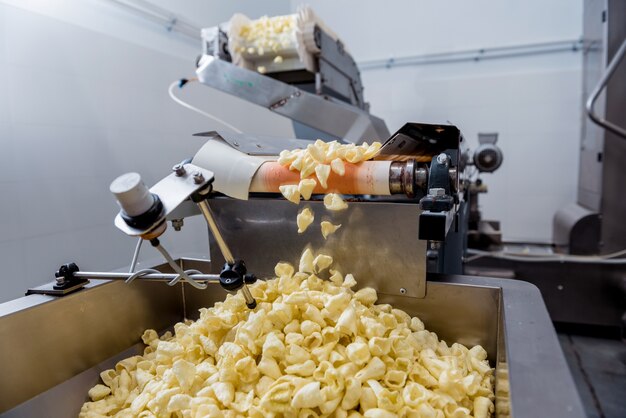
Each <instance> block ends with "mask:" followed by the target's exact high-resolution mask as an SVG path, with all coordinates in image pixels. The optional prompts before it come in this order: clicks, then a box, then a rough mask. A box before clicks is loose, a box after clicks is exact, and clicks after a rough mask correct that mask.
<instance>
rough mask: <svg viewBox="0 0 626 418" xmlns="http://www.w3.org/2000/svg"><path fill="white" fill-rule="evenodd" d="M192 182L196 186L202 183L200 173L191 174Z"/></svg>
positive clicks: (202, 179)
mask: <svg viewBox="0 0 626 418" xmlns="http://www.w3.org/2000/svg"><path fill="white" fill-rule="evenodd" d="M193 182H194V183H196V184H200V183H203V182H204V176H203V175H202V173H201V172H199V171H197V172H195V173H193Z"/></svg>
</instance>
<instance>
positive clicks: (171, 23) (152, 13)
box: [107, 0, 201, 40]
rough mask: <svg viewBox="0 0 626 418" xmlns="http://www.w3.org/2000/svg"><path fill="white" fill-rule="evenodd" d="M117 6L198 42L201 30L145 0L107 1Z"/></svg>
mask: <svg viewBox="0 0 626 418" xmlns="http://www.w3.org/2000/svg"><path fill="white" fill-rule="evenodd" d="M107 1H109V2H110V3H113V4H115V5H117V6H121V7H123V8H125V9H127V10H129V11H132V12H134V13H136V14H139V15H141V16H142V17H143V18H145V19H148V20H151V21H153V22H156V23H159V24H162V25H164V26H165V29H166V30H167V31H169V32H178V33H181V34H183V35H186V36H188V37H190V38H193V39H196V40H200V39H201V38H200V30H201V28H199V27H197V26H195V25H194V24H192V23H191V22H189V21H187V20H185V19H184V18H181V17H180V16H177V15H176V14H174V13H172V12H170V11H169V10H166V9H163V8H161V7H158V6H155V5H154V4H152V3H150V2H148V1H145V0H107Z"/></svg>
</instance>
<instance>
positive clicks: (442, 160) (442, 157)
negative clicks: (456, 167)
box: [437, 152, 448, 164]
mask: <svg viewBox="0 0 626 418" xmlns="http://www.w3.org/2000/svg"><path fill="white" fill-rule="evenodd" d="M437 162H438V163H439V164H446V163H447V162H448V156H447V155H446V154H445V153H443V152H442V153H441V154H439V155H438V156H437Z"/></svg>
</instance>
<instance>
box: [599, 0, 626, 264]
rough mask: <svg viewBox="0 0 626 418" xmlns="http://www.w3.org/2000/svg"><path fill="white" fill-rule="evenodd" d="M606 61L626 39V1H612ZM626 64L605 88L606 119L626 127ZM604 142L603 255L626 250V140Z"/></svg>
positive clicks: (608, 134)
mask: <svg viewBox="0 0 626 418" xmlns="http://www.w3.org/2000/svg"><path fill="white" fill-rule="evenodd" d="M607 24H608V28H607V32H608V35H607V36H608V38H607V58H608V59H609V60H611V59H612V58H613V56H614V55H615V53H616V52H617V49H618V48H619V47H620V45H621V44H622V42H623V41H624V39H626V2H624V1H623V0H609V2H608V14H607ZM624 109H626V61H622V63H621V65H620V66H619V67H618V68H617V71H615V73H614V74H613V77H612V78H611V80H610V81H609V83H608V85H607V89H606V115H605V118H606V119H607V120H610V121H611V122H612V123H614V124H616V125H619V126H621V127H626V111H624ZM604 140H605V142H604V154H603V155H604V160H603V173H602V175H603V183H602V240H603V241H604V248H603V252H605V253H610V252H614V251H619V250H622V249H624V248H626V222H624V214H626V199H624V190H625V189H626V188H625V187H624V178H626V166H625V165H624V161H626V140H624V139H622V138H620V137H618V136H617V135H615V134H613V133H611V132H606V133H605V139H604Z"/></svg>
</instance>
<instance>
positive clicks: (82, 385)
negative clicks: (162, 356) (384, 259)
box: [0, 259, 585, 418]
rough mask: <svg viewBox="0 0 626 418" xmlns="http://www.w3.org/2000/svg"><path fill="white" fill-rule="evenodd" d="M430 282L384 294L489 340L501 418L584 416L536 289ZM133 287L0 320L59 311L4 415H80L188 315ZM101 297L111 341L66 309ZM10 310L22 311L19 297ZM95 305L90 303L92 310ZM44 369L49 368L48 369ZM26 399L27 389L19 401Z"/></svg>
mask: <svg viewBox="0 0 626 418" xmlns="http://www.w3.org/2000/svg"><path fill="white" fill-rule="evenodd" d="M181 262H182V264H183V266H184V268H198V269H200V270H202V271H207V270H208V267H207V263H206V262H203V261H202V260H197V259H195V260H182V261H181ZM430 279H431V280H432V281H430V282H429V283H428V291H427V295H426V298H424V299H415V298H410V297H406V296H386V295H381V299H380V301H381V302H386V303H392V304H393V305H394V306H396V307H399V308H402V309H406V310H407V311H408V312H409V313H411V314H414V315H420V316H421V318H422V319H423V320H424V322H425V324H426V326H427V327H428V329H431V330H433V331H435V332H437V333H438V334H439V337H440V338H443V339H445V340H446V341H447V342H448V343H452V342H453V341H460V342H463V343H465V344H482V345H483V346H484V347H485V348H486V349H487V352H488V354H489V358H490V361H491V362H492V364H494V363H495V364H494V365H495V366H496V377H497V378H496V392H497V394H498V401H497V404H498V407H497V413H496V416H497V417H504V416H513V417H516V418H519V417H538V416H546V417H547V416H549V417H563V416H567V417H583V416H585V415H584V412H583V409H582V405H581V404H580V399H579V397H578V394H577V392H576V389H575V386H574V383H573V380H572V378H571V375H570V373H569V370H568V368H567V365H566V363H565V358H564V356H563V353H562V351H561V349H560V346H559V343H558V340H557V338H556V334H555V332H554V329H553V328H552V324H551V322H550V318H549V316H548V313H547V311H546V309H545V306H544V304H543V302H542V300H541V295H540V294H539V292H538V290H537V288H536V287H534V286H533V285H531V284H529V283H525V282H520V281H512V280H501V279H488V278H481V277H468V276H431V277H430ZM133 286H135V285H134V284H133V285H132V286H128V285H125V284H123V283H118V282H116V283H112V284H106V285H100V286H96V287H94V288H92V289H90V290H86V291H80V292H78V293H76V294H75V295H73V296H68V297H65V298H62V299H58V300H56V301H55V302H54V303H50V302H48V303H43V304H40V305H37V304H38V303H39V302H41V300H40V299H37V297H36V296H29V297H28V298H25V299H27V300H25V301H24V302H26V303H25V304H27V305H32V306H31V308H30V309H26V310H23V311H22V310H19V309H17V310H16V311H15V312H13V313H12V314H5V315H3V316H1V317H0V324H2V326H6V324H7V323H11V322H15V318H16V316H15V315H31V316H32V315H37V316H39V314H38V313H34V312H29V311H35V312H36V311H42V310H45V311H46V313H47V314H51V317H50V319H49V320H48V321H43V320H42V321H41V323H42V324H45V325H47V326H46V327H42V328H41V329H40V330H39V332H38V333H37V334H33V335H32V338H31V341H30V343H31V345H32V346H36V347H42V346H43V347H42V348H41V349H40V351H43V350H47V351H46V353H41V352H39V353H31V352H26V353H24V355H22V356H21V357H24V358H25V357H28V356H32V355H40V354H47V355H42V357H41V359H40V360H39V361H37V359H33V360H34V361H31V362H27V363H22V366H23V367H22V368H21V373H18V374H13V375H11V376H7V375H5V374H4V375H3V374H0V387H2V388H3V391H2V393H1V394H0V397H1V398H2V401H3V403H2V408H1V409H0V411H3V412H4V413H2V414H0V415H2V416H3V417H18V416H19V417H23V416H29V417H30V416H46V417H48V418H57V417H58V418H61V417H68V416H75V415H76V413H77V411H78V410H79V409H80V406H81V404H82V402H83V401H84V400H85V399H86V392H87V390H88V389H89V388H90V387H91V386H92V385H94V384H96V383H97V382H98V379H99V377H98V372H99V371H100V370H103V369H106V368H109V367H111V366H112V365H113V364H114V363H115V362H116V361H117V360H118V359H120V358H123V357H125V356H128V355H130V354H133V353H134V352H136V351H132V352H129V351H126V352H123V353H120V352H122V351H123V349H125V348H127V347H131V350H137V347H136V346H135V347H134V348H132V347H133V343H134V342H136V341H138V340H139V337H140V335H141V333H142V331H143V329H144V328H150V327H154V325H155V321H158V322H159V323H161V322H166V320H167V321H168V323H167V325H168V326H171V325H173V324H174V322H176V321H178V320H180V319H181V316H178V315H176V314H175V313H172V309H171V308H176V307H180V302H181V300H182V299H183V298H182V297H181V292H180V288H179V289H173V288H169V287H167V286H165V285H163V284H159V283H152V284H146V285H145V286H147V287H145V288H142V289H139V288H138V287H137V286H135V287H134V288H133ZM154 289H162V290H163V291H164V293H163V294H161V292H160V291H159V292H156V293H155V292H154ZM111 296H113V297H111ZM151 297H155V298H156V299H154V300H153V301H152V303H150V304H149V305H145V301H146V299H149V298H151ZM222 297H223V294H222V293H220V292H213V291H208V290H207V291H199V290H196V289H192V290H189V289H186V291H185V298H184V299H185V300H186V303H187V309H188V311H189V312H192V311H195V310H197V309H198V308H200V307H203V306H209V305H212V304H213V303H214V302H215V301H216V299H217V298H220V299H221V298H222ZM31 298H35V299H37V302H36V303H34V304H33V303H30V300H32V299H31ZM94 300H96V301H98V304H99V310H100V311H101V310H105V312H113V313H114V315H113V316H114V318H112V320H111V321H112V323H111V324H109V325H105V326H104V328H107V330H106V331H107V332H106V334H107V335H108V336H109V337H111V338H112V341H111V340H109V341H102V340H101V339H99V338H93V335H94V328H98V327H97V326H96V325H95V324H97V322H96V320H95V319H94V318H93V317H92V316H90V317H89V318H82V317H81V316H79V315H67V314H68V311H69V312H74V311H75V309H74V308H75V307H76V306H77V304H78V305H81V304H82V305H83V306H90V305H91V303H93V301H94ZM90 301H92V302H90ZM138 305H139V306H140V307H142V310H145V313H150V315H148V316H143V314H142V315H141V317H142V320H143V322H142V321H137V320H132V318H133V317H134V316H136V315H134V314H133V311H135V310H136V309H137V306H138ZM0 307H2V306H1V305H0ZM11 307H12V309H15V308H16V306H15V304H13V305H11ZM173 310H174V311H176V310H177V309H173ZM91 311H92V310H91V309H90V310H87V311H86V312H91ZM116 312H117V314H116ZM42 313H43V312H42ZM119 313H122V315H121V317H122V318H124V319H125V318H130V319H131V321H130V322H129V321H126V320H118V321H115V319H120V318H119V316H120V315H119ZM63 314H65V318H66V321H65V329H66V331H65V332H57V331H58V330H57V328H55V327H53V326H51V325H50V323H51V322H52V321H54V320H57V319H58V316H59V315H63ZM108 316H110V314H108ZM40 319H42V318H40ZM86 319H88V320H89V321H88V320H86ZM135 319H137V318H135ZM90 321H91V322H90ZM57 322H58V321H56V322H52V323H53V324H56V323H57ZM135 325H138V326H135ZM101 327H102V326H101ZM8 332H12V333H13V334H3V335H4V336H6V335H10V336H11V337H13V335H19V333H18V334H15V333H16V332H18V331H17V330H16V329H11V330H9V331H8ZM119 335H124V336H128V337H130V338H128V341H129V343H128V344H127V345H126V347H124V348H123V349H117V351H115V350H116V347H117V346H118V345H119V344H118V342H117V340H118V339H119V338H118V337H119ZM85 336H86V337H87V338H85ZM9 341H10V344H5V345H6V346H9V347H10V348H11V349H12V350H11V355H9V356H7V355H6V353H3V354H4V355H3V356H2V357H0V368H1V370H6V368H7V367H8V365H9V364H10V363H11V362H13V361H15V355H16V352H17V351H18V350H17V347H21V346H19V345H17V344H20V343H22V344H23V343H24V341H23V340H22V341H19V338H18V339H14V338H11V339H10V340H9ZM64 345H70V346H72V347H71V348H72V349H73V351H72V353H71V355H70V356H69V358H72V359H76V358H83V359H87V360H88V361H90V362H91V364H87V363H85V364H87V366H88V367H93V368H92V369H90V370H87V371H85V372H84V373H79V371H77V370H76V368H74V371H73V372H71V371H70V370H68V364H67V363H65V362H63V361H57V357H58V355H61V354H66V355H68V353H67V352H65V351H63V346H64ZM103 350H105V351H107V352H114V354H111V357H112V358H111V359H109V360H108V361H105V362H104V363H100V361H99V360H95V357H94V356H93V355H90V353H93V352H94V351H98V352H102V351H103ZM17 354H18V355H19V354H20V353H19V352H18V353H17ZM62 359H63V358H61V360H62ZM42 370H45V372H43V373H42ZM45 374H54V375H59V374H63V375H67V376H75V377H73V378H71V379H69V380H67V381H64V382H63V383H61V384H59V385H58V386H54V387H48V388H46V389H49V390H47V391H46V390H41V389H40V390H38V391H37V390H31V388H29V387H28V386H29V384H32V383H33V381H34V380H35V379H33V376H37V378H38V379H42V380H45V381H48V383H49V381H50V379H48V378H46V376H45ZM10 386H16V387H19V388H21V390H22V391H25V392H27V393H29V394H31V395H30V396H31V397H32V396H34V395H38V396H37V397H35V398H33V399H30V400H29V401H28V402H26V403H24V404H22V405H20V406H19V407H18V408H16V409H13V410H11V411H6V405H7V404H8V402H7V396H8V395H11V397H13V396H15V395H16V391H12V392H11V393H7V392H6V391H5V388H10ZM509 387H510V391H509V390H508V389H509ZM509 393H510V396H508V394H509ZM81 394H82V396H81ZM23 398H24V396H23V395H22V396H21V399H23ZM10 403H12V404H15V403H17V402H10Z"/></svg>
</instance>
